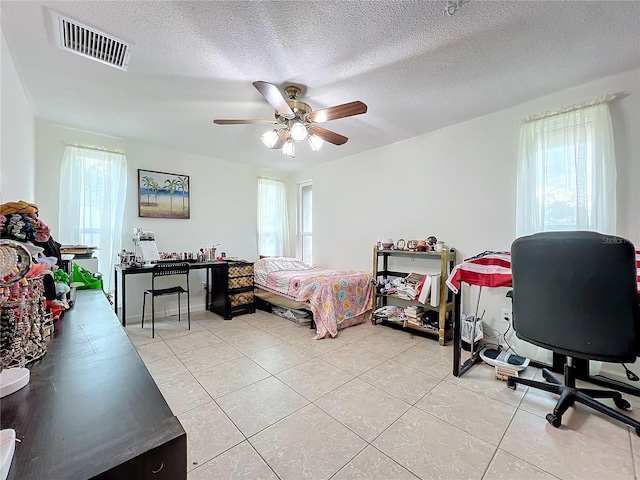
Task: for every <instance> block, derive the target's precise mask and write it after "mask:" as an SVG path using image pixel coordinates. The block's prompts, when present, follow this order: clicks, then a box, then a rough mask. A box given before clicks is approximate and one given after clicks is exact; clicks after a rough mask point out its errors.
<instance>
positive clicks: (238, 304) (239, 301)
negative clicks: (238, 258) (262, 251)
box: [207, 262, 256, 320]
mask: <svg viewBox="0 0 640 480" xmlns="http://www.w3.org/2000/svg"><path fill="white" fill-rule="evenodd" d="M225 264H226V268H215V269H213V270H212V272H211V273H212V277H213V279H212V284H210V285H209V286H208V292H209V301H208V302H207V303H208V305H209V309H210V310H211V311H212V312H215V313H217V314H218V315H222V316H223V317H224V318H225V319H226V320H230V319H231V318H232V317H234V316H236V315H242V314H245V313H255V311H256V309H255V306H254V303H253V263H249V262H225Z"/></svg>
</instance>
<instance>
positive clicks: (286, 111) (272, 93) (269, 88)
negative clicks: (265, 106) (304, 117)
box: [253, 81, 295, 118]
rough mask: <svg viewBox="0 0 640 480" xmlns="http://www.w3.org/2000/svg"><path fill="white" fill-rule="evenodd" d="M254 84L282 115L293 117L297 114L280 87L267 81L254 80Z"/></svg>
mask: <svg viewBox="0 0 640 480" xmlns="http://www.w3.org/2000/svg"><path fill="white" fill-rule="evenodd" d="M253 86H254V87H256V89H257V90H258V91H259V92H260V93H261V94H262V96H263V97H264V98H265V100H266V101H267V102H269V104H270V105H271V106H272V107H273V108H274V109H275V111H276V112H278V113H279V114H280V115H282V116H285V117H288V118H293V117H294V116H295V114H294V113H293V110H291V107H290V106H289V104H287V101H286V100H285V98H284V97H283V96H282V93H280V90H279V89H278V87H276V86H275V85H273V84H271V83H267V82H259V81H258V82H253Z"/></svg>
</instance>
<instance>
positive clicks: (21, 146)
mask: <svg viewBox="0 0 640 480" xmlns="http://www.w3.org/2000/svg"><path fill="white" fill-rule="evenodd" d="M0 77H1V80H0V112H1V116H0V203H4V202H13V201H16V200H26V201H28V202H33V201H34V198H35V138H34V132H35V122H34V117H33V113H32V109H31V106H30V104H29V100H28V98H27V95H26V94H25V92H24V90H23V88H22V84H21V82H20V79H19V78H18V74H17V72H16V69H15V66H14V64H13V60H12V59H11V54H10V53H9V49H8V47H7V42H6V40H5V38H4V34H2V32H1V31H0Z"/></svg>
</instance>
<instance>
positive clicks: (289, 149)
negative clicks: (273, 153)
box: [282, 138, 296, 157]
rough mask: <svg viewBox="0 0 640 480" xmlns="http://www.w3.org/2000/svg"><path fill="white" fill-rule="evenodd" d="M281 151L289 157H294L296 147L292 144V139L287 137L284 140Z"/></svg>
mask: <svg viewBox="0 0 640 480" xmlns="http://www.w3.org/2000/svg"><path fill="white" fill-rule="evenodd" d="M282 153H283V154H284V155H287V156H289V157H295V155H296V147H295V145H294V144H293V139H291V138H287V141H286V142H284V146H283V147H282Z"/></svg>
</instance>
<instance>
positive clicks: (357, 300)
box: [254, 257, 373, 338]
mask: <svg viewBox="0 0 640 480" xmlns="http://www.w3.org/2000/svg"><path fill="white" fill-rule="evenodd" d="M254 282H255V285H256V286H259V287H261V288H264V289H265V290H268V291H270V292H273V293H277V294H280V295H284V296H286V297H288V298H291V299H293V300H296V301H298V302H308V303H309V306H310V309H311V311H312V313H313V319H314V321H315V323H316V329H317V330H316V331H317V336H316V338H324V337H326V336H332V337H335V336H336V335H337V334H338V325H339V324H340V323H342V322H344V321H345V320H348V319H351V318H354V317H356V316H358V315H362V314H364V313H365V312H367V311H368V310H371V308H372V306H373V303H372V302H373V295H372V293H373V287H372V285H371V275H370V274H369V273H367V272H358V271H354V270H330V269H326V268H318V267H311V266H309V265H306V264H304V263H302V262H300V261H299V260H297V259H289V258H283V257H275V258H265V259H261V260H258V261H257V262H256V263H255V264H254Z"/></svg>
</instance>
